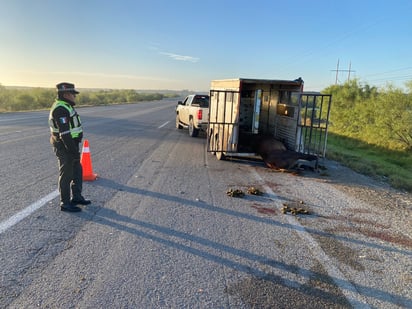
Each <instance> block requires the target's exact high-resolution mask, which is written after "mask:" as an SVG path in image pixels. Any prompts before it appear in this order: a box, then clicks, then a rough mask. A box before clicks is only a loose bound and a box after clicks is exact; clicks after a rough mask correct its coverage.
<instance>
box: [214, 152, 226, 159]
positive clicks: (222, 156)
mask: <svg viewBox="0 0 412 309" xmlns="http://www.w3.org/2000/svg"><path fill="white" fill-rule="evenodd" d="M216 159H218V160H219V161H220V160H225V159H226V156H225V154H224V153H223V152H222V151H217V152H216Z"/></svg>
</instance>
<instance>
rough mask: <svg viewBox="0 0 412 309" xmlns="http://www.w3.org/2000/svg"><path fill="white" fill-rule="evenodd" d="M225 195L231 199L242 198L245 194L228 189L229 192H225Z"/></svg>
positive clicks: (237, 190)
mask: <svg viewBox="0 0 412 309" xmlns="http://www.w3.org/2000/svg"><path fill="white" fill-rule="evenodd" d="M226 194H227V195H228V196H231V197H244V196H245V193H243V191H242V190H240V189H235V190H233V189H229V190H228V191H227V192H226Z"/></svg>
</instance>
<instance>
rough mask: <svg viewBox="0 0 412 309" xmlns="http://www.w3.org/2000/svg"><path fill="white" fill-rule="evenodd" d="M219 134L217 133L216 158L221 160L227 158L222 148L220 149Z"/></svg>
mask: <svg viewBox="0 0 412 309" xmlns="http://www.w3.org/2000/svg"><path fill="white" fill-rule="evenodd" d="M219 145H220V143H219V135H216V137H215V146H216V149H217V151H216V159H218V160H219V161H220V160H224V159H225V158H226V156H225V154H224V153H223V151H222V149H218V148H219Z"/></svg>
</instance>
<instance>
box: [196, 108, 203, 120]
mask: <svg viewBox="0 0 412 309" xmlns="http://www.w3.org/2000/svg"><path fill="white" fill-rule="evenodd" d="M202 118H203V111H202V110H201V109H199V110H198V111H197V119H198V120H202Z"/></svg>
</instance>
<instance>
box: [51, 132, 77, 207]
mask: <svg viewBox="0 0 412 309" xmlns="http://www.w3.org/2000/svg"><path fill="white" fill-rule="evenodd" d="M74 142H75V146H76V147H77V149H78V152H79V142H78V141H77V142H76V141H74ZM52 144H53V150H54V153H55V154H56V156H57V159H58V162H59V191H60V199H61V202H62V203H63V204H69V203H70V192H72V194H73V198H74V199H78V197H80V196H81V193H82V184H83V182H82V177H83V170H82V166H81V165H80V155H79V156H77V155H73V154H72V153H69V152H68V151H67V150H66V147H64V144H63V142H62V141H61V140H59V139H57V140H56V138H55V137H53V143H52Z"/></svg>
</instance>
